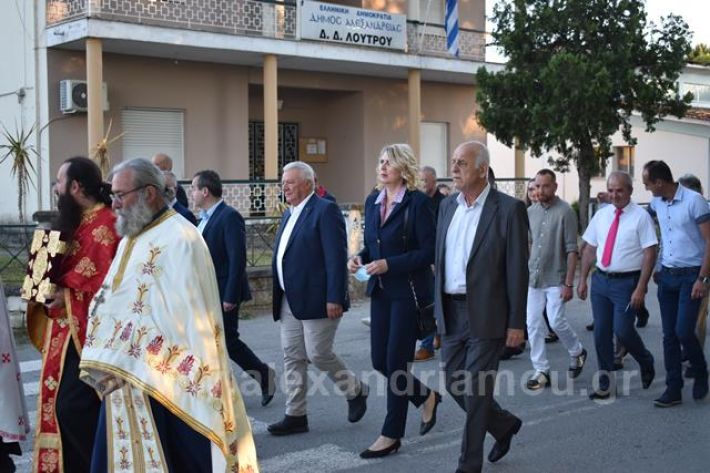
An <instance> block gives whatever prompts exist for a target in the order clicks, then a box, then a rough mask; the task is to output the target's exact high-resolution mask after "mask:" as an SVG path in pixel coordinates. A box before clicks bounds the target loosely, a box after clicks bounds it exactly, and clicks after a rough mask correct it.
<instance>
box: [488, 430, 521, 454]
mask: <svg viewBox="0 0 710 473" xmlns="http://www.w3.org/2000/svg"><path fill="white" fill-rule="evenodd" d="M522 426H523V421H522V420H520V419H515V424H513V427H511V428H510V430H509V431H508V433H507V434H505V435H504V436H503V438H502V439H500V440H498V441H496V444H495V445H493V448H491V451H490V452H489V453H488V461H489V462H491V463H495V462H497V461H498V460H500V459H501V458H503V457H504V456H505V454H506V453H508V450H510V442H511V440H513V435H515V434H517V433H518V432H520V427H522Z"/></svg>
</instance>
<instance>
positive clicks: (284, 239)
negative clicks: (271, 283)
mask: <svg viewBox="0 0 710 473" xmlns="http://www.w3.org/2000/svg"><path fill="white" fill-rule="evenodd" d="M311 197H313V192H311V193H310V194H308V197H306V198H305V199H303V201H302V202H301V203H300V204H298V205H297V206H295V207H291V209H290V211H291V215H290V216H289V218H288V220H287V221H286V225H285V226H284V231H283V233H281V240H279V249H278V251H277V253H276V272H277V273H278V276H279V285H281V289H282V290H283V291H285V290H286V287H285V286H284V271H283V259H284V253H285V252H286V245H288V240H289V239H290V238H291V232H293V227H295V226H296V222H298V217H300V216H301V212H303V208H304V207H305V206H306V204H307V203H308V201H309V200H310V199H311Z"/></svg>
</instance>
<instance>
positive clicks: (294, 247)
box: [268, 161, 368, 435]
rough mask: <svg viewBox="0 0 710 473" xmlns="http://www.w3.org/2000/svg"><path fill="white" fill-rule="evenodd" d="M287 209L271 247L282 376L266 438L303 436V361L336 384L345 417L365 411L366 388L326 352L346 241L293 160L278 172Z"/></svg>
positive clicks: (334, 215)
mask: <svg viewBox="0 0 710 473" xmlns="http://www.w3.org/2000/svg"><path fill="white" fill-rule="evenodd" d="M282 185H283V192H284V196H285V197H286V202H288V204H289V205H290V208H289V209H288V210H286V212H284V215H283V218H282V219H281V224H280V226H279V230H278V233H277V234H276V241H275V244H274V248H275V249H276V251H275V252H274V257H273V261H272V274H273V288H274V289H273V316H274V320H276V321H279V322H280V325H281V346H282V348H283V351H284V367H285V376H286V389H287V395H288V399H287V401H286V415H285V416H284V418H283V420H281V421H279V422H276V423H274V424H271V425H269V427H268V430H269V432H270V433H271V434H273V435H289V434H295V433H300V432H307V431H308V417H307V415H306V391H307V388H308V383H307V369H308V362H309V361H310V362H311V363H313V365H314V366H315V367H316V368H318V369H319V370H321V371H324V372H325V373H327V375H328V377H329V378H330V379H331V380H332V381H333V382H334V383H336V385H337V386H338V388H339V389H341V390H342V391H343V392H344V394H345V397H346V399H347V400H348V420H349V421H350V422H357V421H359V420H360V419H362V416H364V415H365V410H366V409H367V402H366V400H367V395H368V389H367V385H365V384H364V383H362V382H361V381H360V380H359V379H358V378H357V377H356V376H355V374H354V373H353V372H352V371H350V370H349V369H348V368H347V367H346V366H345V363H343V361H342V360H341V359H340V358H339V357H338V356H337V355H336V354H335V353H334V352H333V342H334V339H335V332H336V330H337V329H338V324H339V323H340V318H341V317H342V316H343V312H344V311H346V310H348V308H349V306H350V300H349V298H348V282H347V273H346V264H347V258H348V253H347V237H346V233H345V220H344V219H343V216H342V214H341V213H340V209H339V208H338V206H337V205H336V204H335V203H334V202H332V201H329V200H326V199H322V198H320V197H318V196H317V195H315V192H314V189H315V179H314V172H313V168H311V167H310V166H309V165H308V164H306V163H303V162H300V161H295V162H292V163H289V164H287V165H286V166H285V167H284V169H283V177H282Z"/></svg>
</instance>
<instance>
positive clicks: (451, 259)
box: [444, 184, 491, 294]
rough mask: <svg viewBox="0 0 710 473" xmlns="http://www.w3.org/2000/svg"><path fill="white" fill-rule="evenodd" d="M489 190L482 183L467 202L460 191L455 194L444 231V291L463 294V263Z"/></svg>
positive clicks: (469, 251) (464, 283)
mask: <svg viewBox="0 0 710 473" xmlns="http://www.w3.org/2000/svg"><path fill="white" fill-rule="evenodd" d="M490 190H491V186H490V185H489V184H486V187H485V188H484V189H483V192H481V193H480V195H479V196H478V198H477V199H476V200H475V202H474V203H473V204H471V205H470V206H469V205H468V204H467V203H466V199H465V198H464V196H463V193H459V195H458V197H456V203H457V204H458V206H457V207H456V212H454V216H453V217H452V219H451V223H450V224H449V229H448V231H447V232H446V242H445V246H444V292H445V293H446V294H466V266H467V265H468V258H469V256H471V248H472V247H473V240H474V239H475V238H476V230H477V229H478V222H479V221H480V220H481V212H482V211H483V205H484V204H485V203H486V199H487V198H488V194H489V193H490Z"/></svg>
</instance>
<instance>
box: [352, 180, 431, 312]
mask: <svg viewBox="0 0 710 473" xmlns="http://www.w3.org/2000/svg"><path fill="white" fill-rule="evenodd" d="M377 196H378V193H377V192H375V193H372V194H370V196H369V197H368V198H367V200H366V201H365V235H364V248H363V249H362V251H361V252H360V258H361V259H362V262H363V264H367V263H369V262H371V261H374V260H378V259H383V258H384V259H386V260H387V272H386V273H385V274H382V275H381V276H379V277H378V276H373V277H371V278H370V280H369V281H368V283H367V294H368V295H370V296H371V295H372V292H373V291H374V290H375V287H378V286H379V285H380V282H381V284H382V289H384V290H385V291H386V292H387V295H388V296H389V297H391V298H395V299H398V298H399V299H404V298H411V297H412V289H411V287H410V285H409V275H411V276H412V282H413V283H414V288H415V290H416V292H417V299H418V301H419V304H420V305H423V304H429V303H430V302H431V301H432V299H433V293H432V290H433V286H434V285H433V282H432V277H433V276H432V273H431V264H432V263H434V243H435V241H436V226H435V225H434V214H433V212H432V205H431V200H430V199H429V197H427V195H426V194H424V193H423V192H420V191H407V192H406V193H405V195H404V198H403V199H402V202H401V203H399V204H397V205H396V206H395V207H394V209H392V213H391V214H390V216H389V217H388V218H387V220H386V221H385V223H384V225H381V218H380V204H375V200H377ZM406 208H409V214H408V216H407V219H408V222H407V227H408V228H407V229H406V232H407V252H406V253H405V251H404V233H405V229H404V213H405V212H404V209H406Z"/></svg>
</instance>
